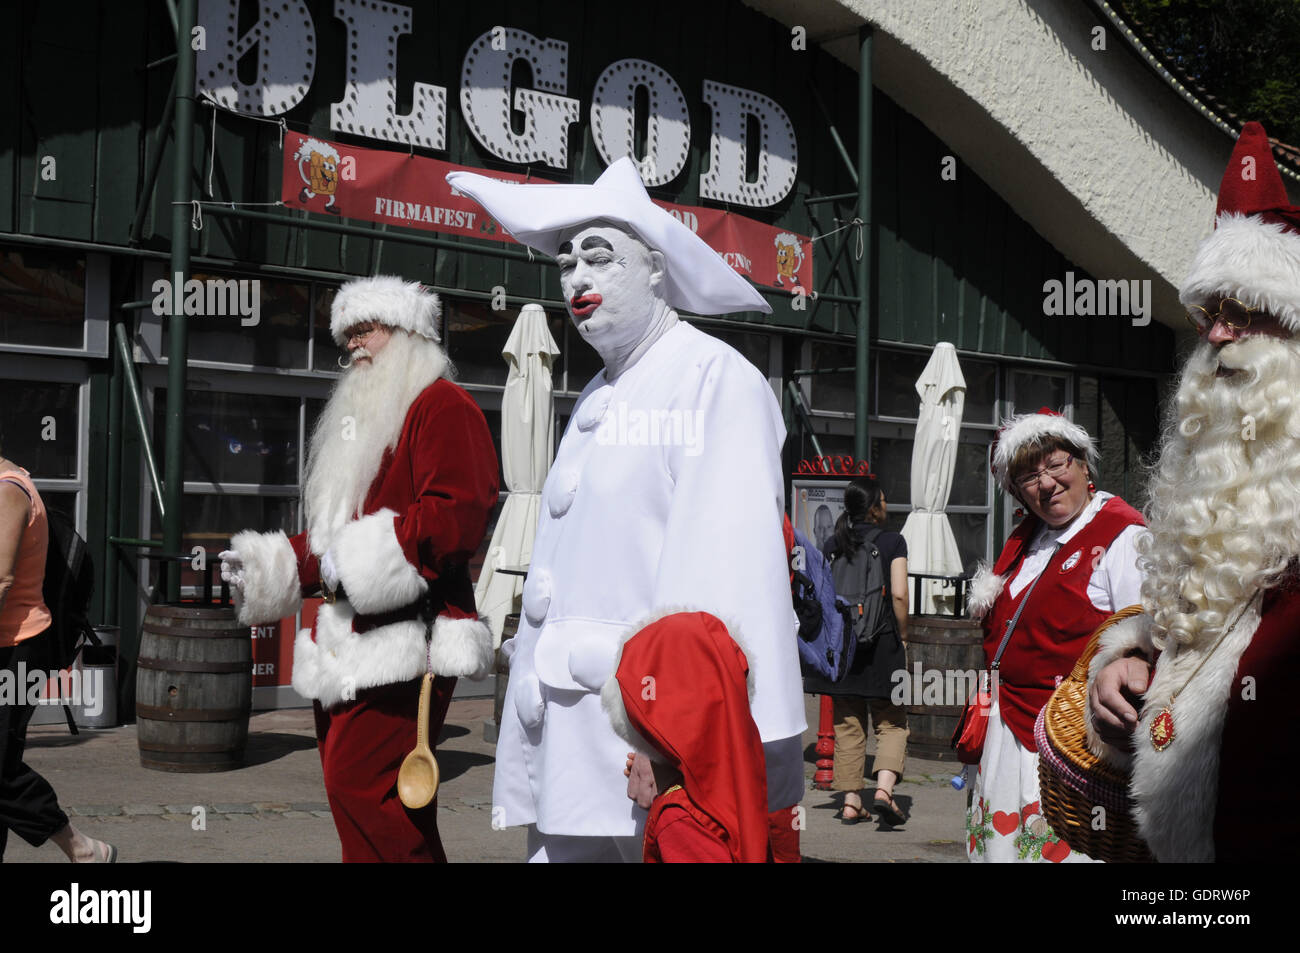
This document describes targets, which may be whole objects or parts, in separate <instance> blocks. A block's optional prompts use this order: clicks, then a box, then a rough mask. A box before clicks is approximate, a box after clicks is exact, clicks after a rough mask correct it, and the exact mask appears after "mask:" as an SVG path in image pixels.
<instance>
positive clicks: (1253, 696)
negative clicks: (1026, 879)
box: [1088, 122, 1300, 863]
mask: <svg viewBox="0 0 1300 953" xmlns="http://www.w3.org/2000/svg"><path fill="white" fill-rule="evenodd" d="M1220 295H1229V296H1232V297H1235V298H1237V299H1239V300H1240V301H1242V302H1244V303H1245V304H1246V306H1247V307H1251V308H1261V309H1263V310H1265V311H1267V312H1269V313H1270V314H1272V315H1273V316H1274V317H1276V318H1277V319H1278V320H1279V321H1280V322H1281V323H1282V324H1283V326H1285V327H1286V328H1287V329H1288V330H1290V331H1291V332H1292V334H1295V333H1296V332H1297V331H1300V207H1297V206H1293V205H1292V204H1291V203H1290V200H1289V198H1288V196H1287V192H1286V188H1285V187H1284V186H1283V184H1282V177H1281V175H1280V174H1279V173H1278V170H1277V166H1276V164H1275V163H1274V161H1273V157H1272V154H1271V150H1270V147H1269V143H1268V136H1267V135H1266V134H1265V132H1264V128H1263V127H1262V126H1261V125H1260V124H1259V123H1257V122H1249V123H1247V124H1246V125H1245V126H1244V127H1243V128H1242V131H1241V135H1240V137H1239V138H1238V139H1237V144H1236V147H1235V148H1234V149H1233V152H1232V157H1231V158H1230V159H1229V161H1228V168H1227V170H1226V171H1225V172H1224V175H1223V182H1222V184H1221V185H1220V187H1219V198H1218V206H1217V209H1216V214H1215V228H1214V231H1213V232H1212V233H1211V234H1210V236H1209V237H1208V238H1206V239H1205V240H1204V241H1203V242H1202V243H1201V245H1200V247H1199V248H1198V249H1197V252H1196V256H1195V259H1194V260H1193V263H1192V268H1191V272H1190V274H1189V275H1188V277H1187V279H1186V280H1185V281H1184V282H1183V286H1182V288H1181V289H1180V299H1181V300H1182V302H1183V303H1184V304H1185V305H1187V306H1189V307H1192V306H1207V305H1208V304H1209V303H1211V302H1212V301H1213V300H1214V299H1215V298H1217V297H1218V296H1220ZM1238 613H1239V614H1240V618H1239V619H1238V621H1237V623H1236V626H1235V627H1234V628H1233V629H1232V631H1231V632H1230V633H1228V634H1226V635H1225V636H1224V638H1223V640H1222V642H1219V640H1218V638H1217V637H1215V638H1209V639H1205V640H1203V642H1202V644H1197V645H1190V646H1180V647H1179V648H1178V650H1177V651H1173V652H1171V651H1165V652H1157V651H1156V649H1155V645H1154V641H1153V633H1152V631H1151V619H1150V617H1149V616H1148V615H1145V614H1144V615H1138V616H1134V617H1132V618H1130V619H1126V620H1124V621H1122V622H1119V623H1117V624H1115V625H1113V626H1111V627H1110V628H1109V629H1107V631H1106V632H1105V633H1103V635H1102V639H1101V647H1100V649H1099V651H1098V652H1097V655H1096V657H1095V658H1094V659H1093V661H1092V665H1091V667H1090V669H1089V682H1090V683H1091V681H1092V679H1094V678H1095V677H1096V675H1097V673H1098V672H1100V671H1101V670H1102V669H1103V668H1105V667H1106V666H1107V665H1108V664H1110V663H1111V662H1113V661H1115V660H1117V659H1119V658H1122V657H1124V656H1125V655H1127V654H1129V653H1131V652H1134V651H1137V652H1139V653H1141V654H1142V655H1143V656H1144V657H1145V658H1146V659H1148V660H1152V659H1154V660H1155V670H1154V673H1153V676H1152V680H1151V684H1150V686H1149V687H1148V688H1147V691H1146V695H1145V699H1146V701H1145V704H1144V705H1143V707H1142V710H1141V712H1140V713H1139V718H1138V724H1137V727H1136V728H1135V729H1134V733H1133V739H1134V741H1133V753H1132V754H1131V755H1130V754H1128V753H1126V752H1123V751H1119V750H1118V749H1115V748H1112V747H1111V746H1109V745H1107V744H1106V743H1105V742H1104V741H1102V740H1101V738H1100V737H1099V736H1097V735H1096V733H1095V732H1094V731H1093V728H1092V725H1091V723H1090V724H1089V725H1088V741H1089V744H1090V746H1091V747H1092V749H1093V751H1094V753H1096V754H1098V755H1100V756H1104V757H1105V758H1106V759H1107V760H1108V761H1110V762H1111V763H1113V764H1128V765H1129V766H1130V767H1131V771H1132V780H1131V785H1130V793H1131V796H1132V798H1133V803H1134V809H1133V816H1134V820H1135V821H1136V822H1137V825H1138V831H1139V833H1140V834H1141V835H1142V837H1143V839H1144V840H1145V841H1146V842H1147V846H1148V847H1150V849H1151V852H1152V854H1154V856H1155V857H1156V859H1157V860H1159V861H1161V862H1209V861H1215V862H1220V863H1223V862H1239V863H1245V862H1259V861H1261V860H1265V859H1267V860H1272V859H1274V858H1277V857H1286V856H1289V855H1290V854H1292V853H1294V852H1295V850H1296V849H1297V848H1300V824H1297V823H1296V822H1295V820H1294V817H1295V799H1296V790H1297V785H1298V784H1300V758H1297V745H1296V743H1295V740H1294V739H1295V733H1294V729H1293V728H1292V724H1293V722H1294V721H1295V704H1294V699H1295V683H1296V677H1297V674H1300V639H1297V638H1296V632H1297V629H1298V628H1300V586H1298V584H1297V579H1296V576H1295V574H1294V573H1292V574H1291V575H1289V576H1288V577H1287V578H1286V579H1285V580H1284V581H1283V583H1282V584H1280V585H1279V586H1277V587H1275V588H1272V589H1269V590H1266V591H1265V592H1264V593H1263V594H1262V596H1258V597H1256V598H1255V599H1253V600H1251V601H1249V602H1248V603H1247V604H1246V605H1243V606H1240V607H1238V609H1237V610H1236V612H1235V613H1234V616H1233V617H1235V616H1236V615H1237V614H1238ZM1216 643H1217V645H1216ZM1175 694H1176V695H1177V700H1176V702H1175V703H1173V705H1172V710H1171V715H1172V717H1171V719H1170V721H1171V723H1172V730H1173V737H1172V740H1171V741H1169V742H1168V743H1167V746H1166V747H1164V748H1163V749H1159V750H1158V749H1157V748H1156V747H1155V746H1154V744H1153V742H1152V740H1151V738H1152V723H1153V722H1154V721H1155V720H1156V719H1157V718H1159V717H1161V714H1162V712H1163V711H1164V709H1165V707H1166V702H1168V701H1169V699H1170V698H1171V697H1172V696H1174V695H1175Z"/></svg>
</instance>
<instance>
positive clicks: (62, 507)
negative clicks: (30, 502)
mask: <svg viewBox="0 0 1300 953" xmlns="http://www.w3.org/2000/svg"><path fill="white" fill-rule="evenodd" d="M38 490H39V488H38ZM39 492H40V494H41V502H43V503H44V504H45V509H46V510H54V511H55V512H58V513H62V514H63V515H64V516H66V517H67V518H68V520H69V521H70V522H71V523H72V525H73V526H76V525H77V494H76V492H75V491H66V492H65V491H63V490H39Z"/></svg>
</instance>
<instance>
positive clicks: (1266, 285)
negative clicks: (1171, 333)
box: [1178, 122, 1300, 333]
mask: <svg viewBox="0 0 1300 953" xmlns="http://www.w3.org/2000/svg"><path fill="white" fill-rule="evenodd" d="M1220 295H1229V296H1231V297H1234V298H1237V299H1239V300H1241V301H1243V302H1245V304H1246V306H1247V307H1250V308H1261V309H1263V310H1265V311H1267V312H1269V313H1270V314H1272V315H1273V316H1274V317H1276V318H1277V319H1278V320H1279V321H1281V322H1282V324H1283V325H1284V326H1285V327H1286V328H1287V329H1288V330H1289V331H1291V332H1292V333H1294V332H1296V331H1300V207H1297V206H1293V205H1292V204H1291V202H1290V199H1289V198H1288V197H1287V194H1286V188H1285V186H1283V184H1282V176H1281V175H1280V174H1279V173H1278V171H1277V165H1276V163H1274V161H1273V153H1272V151H1271V150H1270V148H1269V144H1268V136H1267V135H1266V134H1265V132H1264V127H1263V126H1261V125H1260V124H1259V123H1257V122H1248V123H1246V125H1245V127H1244V128H1243V129H1242V130H1241V135H1240V137H1239V138H1238V139H1237V145H1236V147H1235V148H1234V149H1233V150H1232V158H1231V159H1229V160H1228V168H1227V170H1226V171H1225V172H1224V173H1223V182H1222V183H1220V185H1219V204H1218V208H1217V209H1216V211H1215V222H1214V232H1213V233H1212V234H1211V235H1210V236H1209V238H1207V239H1205V241H1203V242H1201V245H1200V247H1199V248H1197V250H1196V257H1195V259H1194V260H1193V262H1192V269H1191V273H1190V274H1188V276H1187V279H1186V280H1185V281H1184V282H1183V286H1182V288H1181V289H1180V290H1179V294H1178V297H1179V300H1180V301H1182V303H1183V304H1184V305H1185V306H1187V307H1188V308H1192V307H1196V306H1200V307H1205V306H1206V305H1207V304H1208V303H1209V302H1210V301H1212V300H1213V299H1214V298H1216V297H1218V296H1220Z"/></svg>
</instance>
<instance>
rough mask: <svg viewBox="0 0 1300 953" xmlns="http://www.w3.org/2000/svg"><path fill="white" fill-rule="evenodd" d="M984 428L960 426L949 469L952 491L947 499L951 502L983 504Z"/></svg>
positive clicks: (985, 469) (986, 481) (986, 458)
mask: <svg viewBox="0 0 1300 953" xmlns="http://www.w3.org/2000/svg"><path fill="white" fill-rule="evenodd" d="M990 440H991V435H990V434H989V432H988V431H986V430H963V431H962V434H961V440H960V442H958V444H957V460H956V463H955V464H954V466H953V472H952V492H951V493H949V494H948V503H949V504H950V505H952V506H987V505H988V484H989V480H990V479H992V477H991V476H990V474H989V442H990Z"/></svg>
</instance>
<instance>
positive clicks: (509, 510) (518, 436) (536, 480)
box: [474, 304, 560, 645]
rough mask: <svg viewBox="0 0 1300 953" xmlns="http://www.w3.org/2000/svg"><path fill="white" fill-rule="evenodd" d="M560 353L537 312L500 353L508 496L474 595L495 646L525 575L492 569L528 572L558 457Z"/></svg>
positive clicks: (530, 309) (524, 318) (523, 315)
mask: <svg viewBox="0 0 1300 953" xmlns="http://www.w3.org/2000/svg"><path fill="white" fill-rule="evenodd" d="M559 354H560V349H559V348H558V347H556V345H555V338H553V337H552V336H551V330H550V328H548V327H547V325H546V312H545V311H543V310H542V307H541V305H536V304H526V305H524V308H523V310H522V311H520V312H519V318H518V319H517V320H516V321H515V326H514V329H513V330H512V331H511V332H510V338H509V340H507V341H506V346H505V347H503V348H502V349H501V355H502V357H504V358H505V360H506V363H507V364H508V365H509V367H510V372H509V374H508V375H507V376H506V390H505V394H504V396H503V397H502V400H501V463H502V466H503V468H504V470H505V478H506V489H507V490H509V495H508V496H507V497H506V501H505V505H504V506H502V508H501V516H500V518H499V519H498V520H497V525H496V529H495V530H493V532H492V542H491V544H490V545H489V546H488V551H487V558H486V560H484V563H483V570H482V572H481V573H480V574H479V577H478V585H477V586H476V587H475V589H474V599H475V601H476V602H477V604H478V614H479V617H480V618H483V619H486V620H487V623H488V626H489V627H490V628H491V629H492V633H493V635H494V636H495V639H496V643H497V645H500V644H501V628H502V626H503V625H504V624H505V618H506V616H507V615H509V614H510V613H512V612H518V611H519V603H520V600H521V599H522V598H523V591H524V579H523V576H518V575H511V574H508V573H502V572H498V571H497V570H499V569H513V568H517V567H527V565H528V562H529V560H530V559H531V558H532V554H533V536H534V535H535V534H536V532H537V515H538V511H539V508H540V505H541V493H542V484H543V483H545V482H546V472H547V471H548V470H549V469H550V468H551V460H552V458H553V457H554V455H555V405H554V402H553V400H552V397H551V390H552V384H551V369H552V367H553V366H554V364H555V358H556V357H558V356H559Z"/></svg>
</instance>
